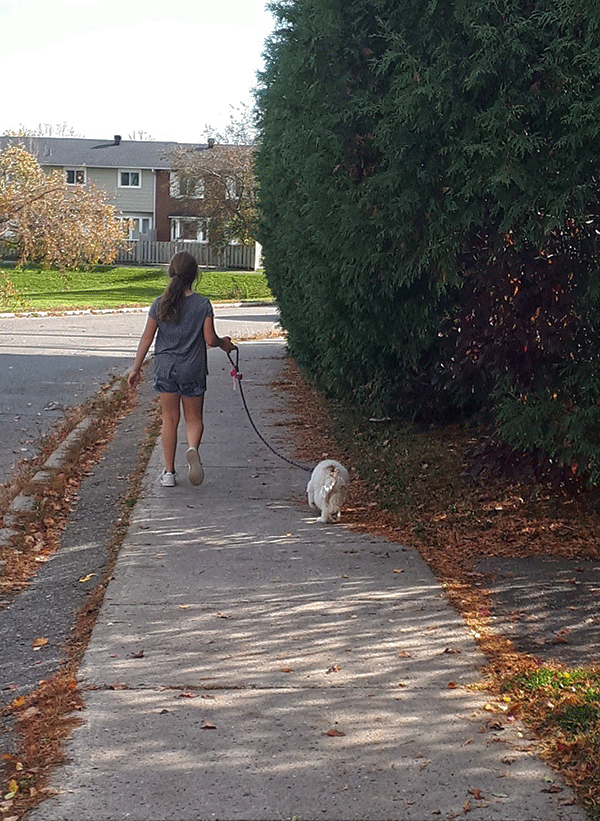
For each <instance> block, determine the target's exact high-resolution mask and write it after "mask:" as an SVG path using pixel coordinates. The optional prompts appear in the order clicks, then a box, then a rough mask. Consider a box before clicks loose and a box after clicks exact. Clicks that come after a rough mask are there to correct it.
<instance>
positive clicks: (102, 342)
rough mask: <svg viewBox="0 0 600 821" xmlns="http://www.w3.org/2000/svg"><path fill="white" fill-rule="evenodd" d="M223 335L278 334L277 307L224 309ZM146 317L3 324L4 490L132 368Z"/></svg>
mask: <svg viewBox="0 0 600 821" xmlns="http://www.w3.org/2000/svg"><path fill="white" fill-rule="evenodd" d="M215 317H216V327H217V333H220V334H222V335H223V334H228V335H230V336H232V337H235V338H237V339H244V338H249V337H256V336H261V335H265V334H269V333H271V332H272V331H273V330H274V329H275V328H277V327H278V314H277V309H276V308H275V307H272V306H269V305H266V306H265V305H252V306H244V305H241V306H231V305H227V306H223V307H220V306H216V307H215ZM145 321H146V311H145V310H134V311H126V312H119V313H102V314H98V313H95V314H72V315H65V316H44V317H41V316H24V317H13V316H2V317H0V424H1V426H2V437H0V484H3V483H5V482H7V481H8V480H9V478H10V474H11V471H12V470H13V469H14V467H15V465H17V464H18V463H19V462H20V461H21V460H22V459H31V458H32V457H34V456H35V455H36V454H37V453H38V451H39V449H40V445H41V442H42V439H43V438H44V437H45V436H47V435H48V433H49V432H50V430H51V428H52V425H53V423H57V422H60V421H61V420H62V418H63V416H64V413H65V410H66V409H68V408H73V407H77V406H79V405H81V404H83V403H84V402H85V401H86V400H88V399H89V398H91V397H92V396H94V395H95V394H96V393H97V391H98V390H99V389H100V388H101V387H102V386H103V385H104V384H106V383H107V382H108V381H109V380H110V378H111V377H114V376H118V375H120V374H122V373H124V372H125V371H126V370H127V368H128V367H129V366H130V365H131V362H132V359H133V357H134V355H135V351H136V348H137V343H138V339H139V336H140V334H141V332H142V330H143V327H144V323H145Z"/></svg>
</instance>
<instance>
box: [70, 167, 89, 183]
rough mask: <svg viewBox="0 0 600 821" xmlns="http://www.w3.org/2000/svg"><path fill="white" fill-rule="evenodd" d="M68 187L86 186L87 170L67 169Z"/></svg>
mask: <svg viewBox="0 0 600 821" xmlns="http://www.w3.org/2000/svg"><path fill="white" fill-rule="evenodd" d="M65 175H66V178H67V185H85V168H65Z"/></svg>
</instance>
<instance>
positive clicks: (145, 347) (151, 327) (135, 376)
mask: <svg viewBox="0 0 600 821" xmlns="http://www.w3.org/2000/svg"><path fill="white" fill-rule="evenodd" d="M157 327H158V325H157V322H156V320H155V319H152V317H150V316H149V317H148V319H147V320H146V327H145V328H144V330H143V333H142V336H141V338H140V341H139V344H138V348H137V353H136V355H135V360H134V363H133V365H132V366H131V370H130V371H129V376H128V377H127V382H128V383H129V387H130V388H135V387H136V386H137V384H138V383H139V381H140V379H141V377H142V365H143V364H144V359H145V358H146V354H147V353H148V351H149V350H150V345H152V340H153V339H154V336H155V334H156V329H157Z"/></svg>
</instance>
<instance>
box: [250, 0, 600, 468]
mask: <svg viewBox="0 0 600 821" xmlns="http://www.w3.org/2000/svg"><path fill="white" fill-rule="evenodd" d="M271 8H272V10H273V12H274V13H275V15H276V18H277V21H278V26H277V31H276V33H275V34H274V35H273V37H272V38H271V40H270V41H269V43H268V44H267V49H266V67H265V71H264V74H263V75H262V77H261V83H260V87H259V89H258V92H257V101H258V108H259V112H260V118H261V137H262V140H261V147H260V150H259V152H258V156H257V177H258V182H259V201H260V207H261V212H262V227H261V240H262V243H263V251H264V259H265V268H266V273H267V276H268V280H269V283H270V285H271V288H272V290H273V291H274V293H275V295H276V298H277V300H278V302H279V304H280V307H281V313H282V320H283V323H284V325H285V327H286V328H287V329H288V332H289V343H290V348H291V351H292V353H293V355H294V356H295V357H296V359H297V360H298V361H299V363H300V364H301V365H302V367H303V368H304V369H305V370H306V372H307V373H308V374H309V375H310V376H311V377H312V378H313V379H314V380H315V381H316V382H317V383H318V384H320V385H321V386H323V387H325V388H327V389H328V390H329V391H331V392H332V393H334V394H335V395H337V396H341V397H345V398H346V399H348V400H350V401H352V402H355V403H357V404H360V405H362V406H364V407H365V408H366V409H367V410H368V411H369V412H370V413H383V414H391V415H398V414H403V413H406V412H407V411H408V412H410V414H411V415H412V416H413V417H416V418H420V419H422V420H425V421H432V420H439V419H453V418H457V417H459V416H465V415H468V414H472V413H475V412H478V411H481V410H485V411H488V412H491V414H492V416H493V418H494V419H495V421H496V425H497V429H498V432H499V434H500V435H501V436H502V437H503V438H504V440H505V441H506V442H508V443H509V444H510V445H511V446H513V447H514V448H516V449H521V450H523V451H528V452H532V453H535V454H537V456H538V457H539V459H540V460H541V461H544V460H545V461H546V462H547V463H549V464H553V465H555V466H556V465H559V466H564V465H567V466H569V467H570V468H571V469H572V470H573V471H574V472H578V473H579V474H581V475H585V476H586V477H587V478H589V479H590V481H592V482H596V481H597V480H598V477H599V476H600V450H599V447H598V441H599V440H598V437H599V433H600V418H599V417H600V415H599V398H600V367H599V365H600V361H599V360H600V356H599V354H600V327H599V326H600V314H599V308H600V305H599V301H600V300H599V297H600V289H599V287H598V286H599V281H600V280H599V253H598V250H599V249H598V231H599V230H600V198H599V191H598V185H599V180H598V173H599V160H600V157H599V154H600V5H598V4H596V3H591V2H589V0H440V1H439V2H438V0H280V1H279V2H275V3H273V4H272V6H271Z"/></svg>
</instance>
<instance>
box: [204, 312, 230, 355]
mask: <svg viewBox="0 0 600 821" xmlns="http://www.w3.org/2000/svg"><path fill="white" fill-rule="evenodd" d="M203 329H204V341H205V342H206V344H207V345H208V347H209V348H221V349H222V350H224V351H225V353H231V352H232V351H235V350H237V348H236V346H235V345H234V344H233V342H232V341H231V337H230V336H217V332H216V331H215V321H214V317H212V316H207V317H206V319H205V320H204V325H203Z"/></svg>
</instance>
